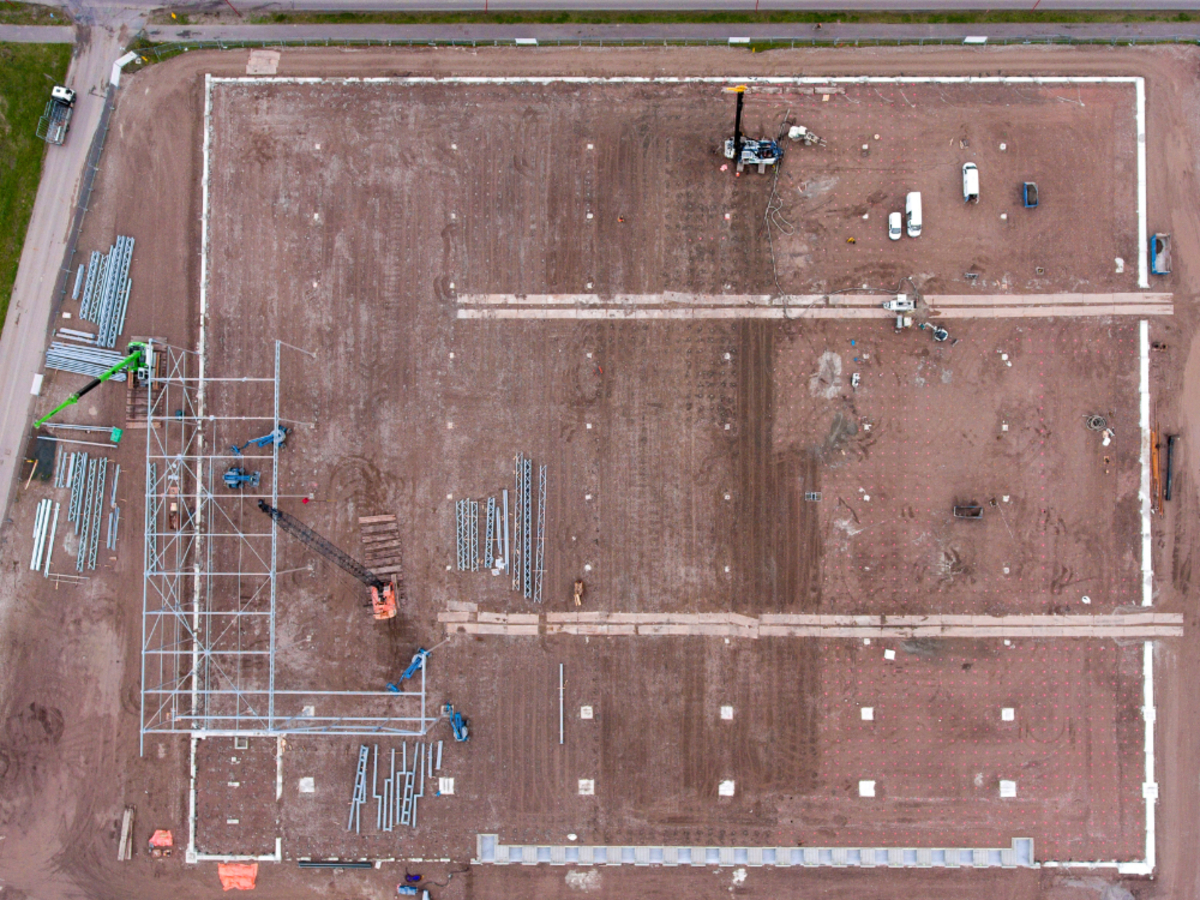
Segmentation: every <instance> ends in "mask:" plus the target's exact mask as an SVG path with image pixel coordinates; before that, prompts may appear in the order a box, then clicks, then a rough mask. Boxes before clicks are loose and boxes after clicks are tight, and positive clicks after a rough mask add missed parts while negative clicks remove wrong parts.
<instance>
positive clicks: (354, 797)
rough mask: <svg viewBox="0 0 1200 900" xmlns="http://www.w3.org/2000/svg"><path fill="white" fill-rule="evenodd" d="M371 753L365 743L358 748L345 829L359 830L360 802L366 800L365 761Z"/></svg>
mask: <svg viewBox="0 0 1200 900" xmlns="http://www.w3.org/2000/svg"><path fill="white" fill-rule="evenodd" d="M370 756H371V754H370V753H369V752H368V750H367V745H366V744H360V745H359V748H358V768H357V770H355V773H354V793H352V794H351V795H350V818H349V820H348V821H347V822H346V830H347V831H349V830H350V829H351V828H353V829H354V830H355V831H356V832H357V831H359V826H360V818H361V808H362V804H363V803H365V802H366V800H367V761H368V760H369V759H370Z"/></svg>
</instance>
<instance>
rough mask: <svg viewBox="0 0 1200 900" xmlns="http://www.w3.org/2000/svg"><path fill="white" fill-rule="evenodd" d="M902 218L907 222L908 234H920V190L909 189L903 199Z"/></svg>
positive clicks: (917, 235)
mask: <svg viewBox="0 0 1200 900" xmlns="http://www.w3.org/2000/svg"><path fill="white" fill-rule="evenodd" d="M904 218H905V219H906V220H907V222H908V236H909V237H910V238H915V237H920V236H921V192H920V191H909V194H908V196H907V197H906V198H905V199H904Z"/></svg>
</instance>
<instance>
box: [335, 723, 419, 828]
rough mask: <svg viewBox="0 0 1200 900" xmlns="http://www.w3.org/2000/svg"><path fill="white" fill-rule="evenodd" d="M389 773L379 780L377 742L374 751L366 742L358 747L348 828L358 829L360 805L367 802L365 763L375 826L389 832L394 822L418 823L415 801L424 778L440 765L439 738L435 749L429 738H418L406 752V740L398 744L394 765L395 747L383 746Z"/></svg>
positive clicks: (417, 798) (395, 823)
mask: <svg viewBox="0 0 1200 900" xmlns="http://www.w3.org/2000/svg"><path fill="white" fill-rule="evenodd" d="M384 754H385V757H384V758H385V760H386V762H385V765H386V766H387V771H388V773H389V774H388V775H387V776H386V777H385V778H384V779H383V783H382V785H381V784H380V781H379V745H378V744H375V745H374V748H373V752H372V750H371V748H368V747H367V745H366V744H361V745H359V748H358V768H357V770H356V771H355V775H354V792H353V794H352V795H351V797H350V817H349V820H348V822H347V824H346V830H347V831H354V832H356V833H361V828H362V823H361V819H362V806H363V804H364V803H366V802H367V780H368V779H367V767H368V764H369V765H370V769H371V775H370V782H371V799H372V800H374V801H375V830H376V831H380V832H391V831H393V830H394V829H395V827H396V826H397V825H407V826H408V827H410V828H416V827H417V801H418V800H419V799H420V798H422V797H424V796H425V778H426V776H427V775H428V777H429V778H433V777H434V775H433V773H434V772H435V771H439V772H440V771H441V769H442V742H441V741H438V742H437V746H436V750H435V747H434V744H433V742H432V741H430V742H429V743H427V744H425V743H421V742H420V741H417V742H416V743H414V744H413V746H412V752H411V753H410V752H409V745H408V742H407V741H405V742H404V743H403V744H401V745H400V754H399V756H400V759H399V763H400V766H399V768H397V767H396V763H397V759H396V755H397V754H396V748H395V747H392V748H390V750H389V749H385V750H384ZM435 760H436V762H435Z"/></svg>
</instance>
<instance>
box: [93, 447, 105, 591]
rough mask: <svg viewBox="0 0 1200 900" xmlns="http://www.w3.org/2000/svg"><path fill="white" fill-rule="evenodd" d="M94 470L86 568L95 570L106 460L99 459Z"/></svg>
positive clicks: (103, 458) (98, 546)
mask: <svg viewBox="0 0 1200 900" xmlns="http://www.w3.org/2000/svg"><path fill="white" fill-rule="evenodd" d="M98 462H99V463H100V465H99V467H98V468H97V470H96V496H95V497H94V498H93V500H92V527H91V531H90V533H89V538H90V542H89V543H88V568H89V569H92V570H93V571H94V570H95V568H96V553H97V551H98V550H99V549H100V516H101V515H102V514H103V512H104V483H105V481H106V480H107V478H108V458H107V457H104V456H102V457H100V459H99V460H98Z"/></svg>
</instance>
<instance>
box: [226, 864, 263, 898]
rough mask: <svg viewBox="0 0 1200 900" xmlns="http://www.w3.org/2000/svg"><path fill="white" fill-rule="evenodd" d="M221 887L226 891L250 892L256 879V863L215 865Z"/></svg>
mask: <svg viewBox="0 0 1200 900" xmlns="http://www.w3.org/2000/svg"><path fill="white" fill-rule="evenodd" d="M217 875H218V876H220V878H221V887H223V888H224V889H225V890H227V891H252V890H254V880H255V879H256V878H258V863H217Z"/></svg>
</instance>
